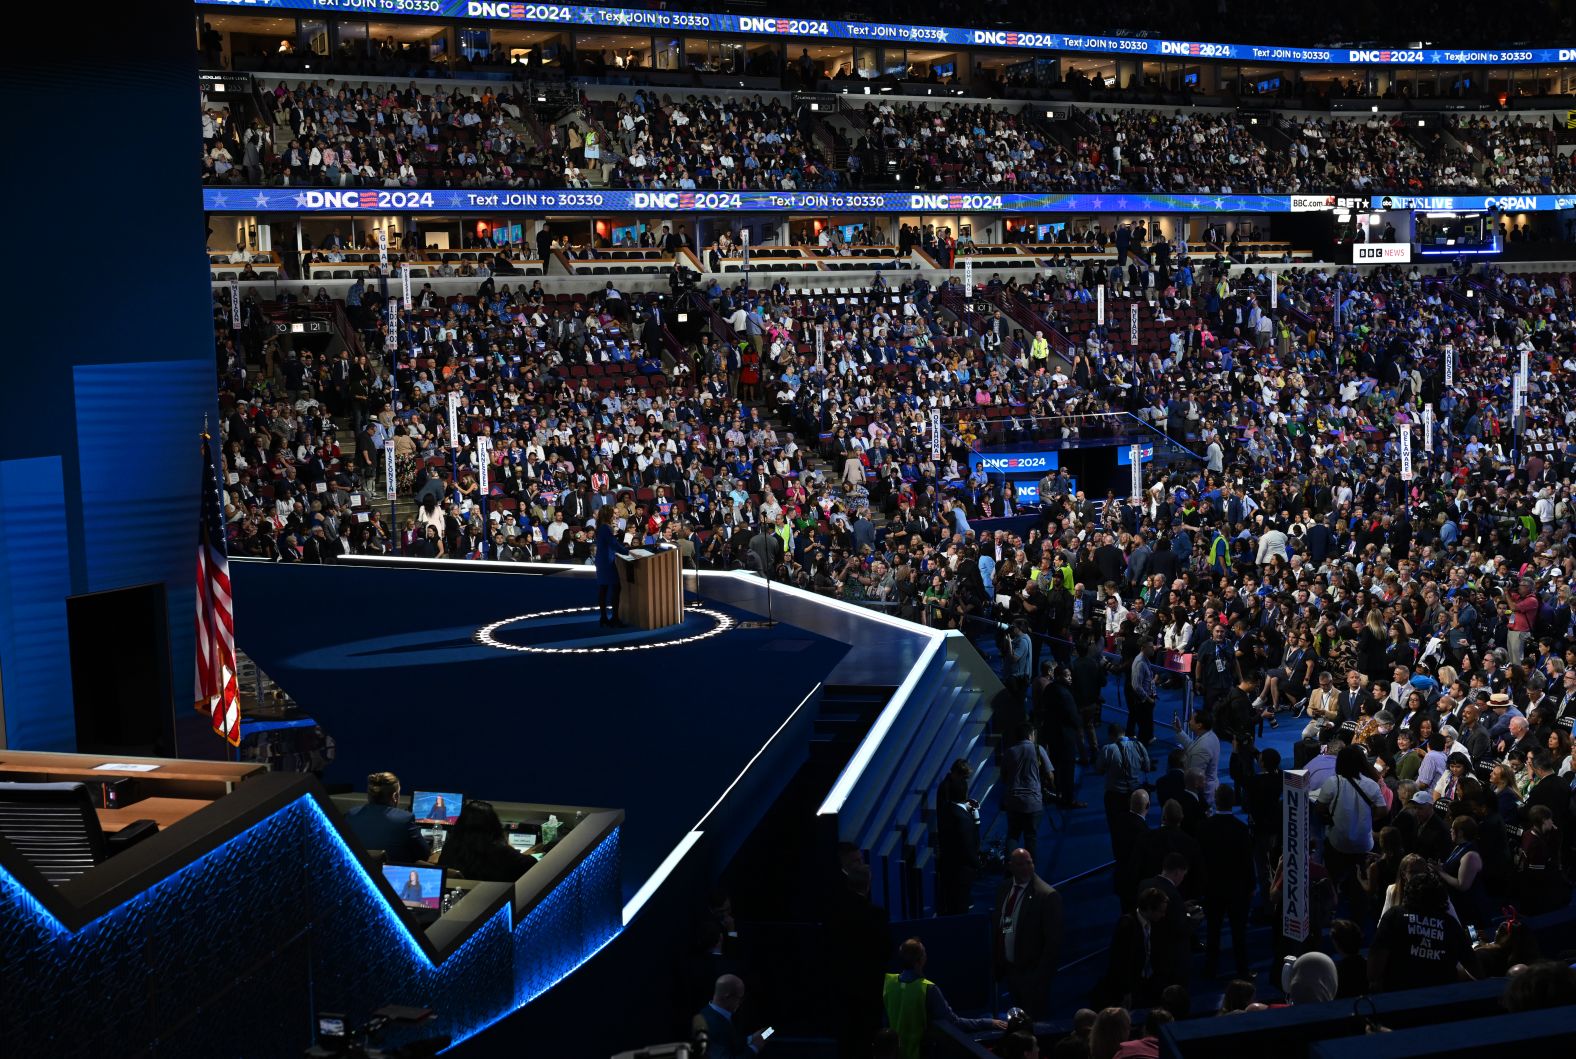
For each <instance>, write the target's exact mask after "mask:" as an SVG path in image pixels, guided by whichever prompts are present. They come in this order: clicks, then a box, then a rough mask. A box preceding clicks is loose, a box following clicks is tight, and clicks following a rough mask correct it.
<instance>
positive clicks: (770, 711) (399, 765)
mask: <svg viewBox="0 0 1576 1059" xmlns="http://www.w3.org/2000/svg"><path fill="white" fill-rule="evenodd" d="M232 577H233V580H234V583H235V599H236V634H237V639H238V642H239V645H240V647H241V649H242V650H244V651H246V653H247V654H248V655H250V656H251V657H252V659H253V660H254V661H256V662H257V664H258V665H259V666H260V667H261V668H262V669H263V671H264V672H266V673H267V674H268V675H269V676H270V677H272V678H273V679H274V680H276V681H277V682H278V683H279V684H280V686H281V687H283V688H284V689H285V690H286V691H287V692H288V693H289V694H290V695H291V696H292V697H293V698H294V699H295V700H296V701H297V702H299V703H300V704H301V706H302V707H303V708H304V709H305V710H306V711H307V712H308V713H310V714H311V716H313V717H314V718H316V719H317V720H318V721H319V723H321V724H322V725H323V727H324V729H325V730H326V731H327V732H328V733H329V734H330V735H332V736H333V737H334V739H335V741H336V743H337V753H338V757H337V760H336V761H335V763H334V765H333V766H332V767H331V768H330V770H329V773H328V775H327V779H329V780H330V781H331V782H332V781H338V782H344V783H349V784H352V785H354V787H355V788H356V789H358V790H359V789H363V787H364V785H365V782H366V777H367V774H368V773H369V772H373V771H377V770H381V769H390V770H392V771H394V772H396V773H397V774H398V775H399V776H400V779H401V781H402V782H403V784H404V786H405V788H406V789H407V790H413V789H416V788H423V789H436V790H454V791H460V792H462V793H464V794H466V795H468V796H471V797H479V798H493V799H497V800H500V801H524V802H548V803H559V804H568V805H583V806H593V807H602V806H606V807H615V808H621V809H623V810H624V811H625V813H626V814H627V816H626V822H625V826H624V832H623V843H622V845H623V858H624V863H623V876H624V886H625V892H626V896H627V895H628V894H630V893H632V892H633V890H634V889H635V888H636V887H638V886H639V884H640V883H641V882H643V881H644V880H645V879H646V877H647V876H649V875H650V874H651V872H652V871H654V870H655V869H656V867H657V866H658V865H659V864H660V863H661V861H662V859H663V858H664V857H665V856H667V854H668V853H669V851H671V850H672V849H673V847H674V846H675V845H676V844H677V843H678V842H679V841H680V839H682V838H683V836H684V835H685V834H686V833H687V832H688V831H689V830H690V829H691V828H693V827H694V826H695V825H696V823H697V822H698V821H699V820H700V819H701V818H702V817H703V816H704V815H705V814H706V812H707V811H708V810H709V809H710V808H711V807H712V806H713V804H714V803H715V802H716V801H717V800H718V799H719V798H721V797H722V796H723V794H724V792H725V791H727V789H728V788H729V785H730V784H732V783H733V782H734V780H735V779H736V778H737V777H738V776H739V774H740V773H741V772H742V771H743V770H744V769H745V768H746V766H747V765H748V764H749V763H750V761H751V759H752V758H753V757H754V755H755V754H756V752H757V751H758V750H759V749H760V748H761V746H762V745H763V744H765V743H766V742H767V740H768V739H769V738H770V737H771V736H772V734H773V733H774V732H775V731H777V729H778V728H779V727H780V726H781V725H782V723H783V721H784V720H785V719H786V718H787V717H788V716H789V715H790V714H791V713H792V712H793V710H794V709H795V707H796V706H798V705H799V703H800V702H802V701H803V700H804V699H805V697H806V696H807V695H809V694H810V692H811V691H812V690H813V689H814V688H815V686H816V684H817V683H818V682H820V681H822V680H823V679H824V678H825V676H826V674H828V673H829V672H830V671H831V670H832V669H833V668H834V667H835V666H836V665H837V663H838V662H839V661H840V660H841V659H842V657H843V656H844V654H845V653H846V652H847V647H846V646H845V645H844V644H841V643H837V642H835V641H833V640H830V639H827V638H824V637H821V636H818V635H816V634H814V633H810V632H806V631H804V630H801V629H798V628H795V627H792V626H788V625H778V626H777V627H776V628H775V629H772V630H767V629H750V628H740V627H738V626H737V625H735V626H734V627H732V628H726V629H723V630H721V631H718V621H717V619H715V618H712V617H708V616H702V615H696V614H693V613H691V614H689V615H688V618H687V621H686V624H685V626H683V627H680V628H679V629H675V630H663V631H662V632H661V633H645V632H641V631H638V630H629V629H626V630H603V629H601V628H600V627H599V626H598V625H597V621H596V614H595V611H594V610H592V611H590V612H589V613H585V612H579V613H572V614H562V613H558V614H551V615H548V616H543V617H538V618H533V619H531V620H526V621H514V622H507V623H506V624H503V625H500V626H499V627H497V628H496V629H494V630H493V631H492V634H491V635H492V637H493V639H494V640H495V641H496V643H497V644H498V645H500V646H488V645H487V644H485V643H479V642H477V640H476V638H475V637H476V634H477V632H478V631H479V630H482V629H484V628H486V627H488V626H490V625H492V624H493V623H499V622H506V619H511V618H515V617H518V616H522V615H533V614H543V613H544V612H549V611H562V610H565V609H568V608H581V607H588V606H594V604H595V602H596V595H595V593H596V589H595V586H594V585H593V584H592V583H591V581H590V579H589V578H583V577H581V578H573V577H534V576H523V575H514V574H498V575H486V574H476V573H472V572H465V571H461V570H459V569H453V570H448V569H445V570H423V569H382V568H366V567H362V568H359V569H352V568H349V567H331V566H330V567H319V566H283V565H275V564H256V563H246V562H237V563H234V564H232ZM707 609H708V610H710V611H713V612H715V613H716V614H718V615H720V616H722V618H723V619H725V620H726V621H734V622H737V621H747V620H749V619H750V618H752V617H753V615H749V614H745V613H743V612H740V611H736V610H733V609H732V608H730V607H727V606H725V605H720V604H708V607H707ZM713 632H715V633H716V634H715V635H709V636H706V637H705V638H699V639H693V640H692V641H691V642H684V643H678V644H674V643H672V641H673V640H675V639H688V638H690V637H696V636H701V635H702V634H706V633H713ZM662 643H667V644H668V645H667V646H661V644H662ZM596 647H609V648H620V649H619V650H613V651H599V652H597V653H590V654H587V653H578V652H579V651H583V650H586V649H588V648H596ZM508 648H527V649H528V650H518V649H508ZM631 648H638V649H631ZM544 650H546V651H551V652H553V653H541V652H542V651H544ZM784 781H786V777H784Z"/></svg>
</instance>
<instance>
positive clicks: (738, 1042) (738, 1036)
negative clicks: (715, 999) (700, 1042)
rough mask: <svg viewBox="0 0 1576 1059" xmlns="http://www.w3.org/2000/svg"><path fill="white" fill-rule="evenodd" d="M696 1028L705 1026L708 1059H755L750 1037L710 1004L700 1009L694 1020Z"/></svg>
mask: <svg viewBox="0 0 1576 1059" xmlns="http://www.w3.org/2000/svg"><path fill="white" fill-rule="evenodd" d="M693 1025H694V1027H695V1028H700V1027H705V1029H706V1037H707V1047H706V1055H707V1059H754V1057H755V1053H754V1052H753V1051H751V1050H750V1044H749V1038H748V1037H747V1036H746V1035H745V1033H744V1031H743V1030H741V1029H739V1027H738V1026H737V1025H736V1024H735V1023H734V1022H732V1021H731V1020H729V1019H725V1018H723V1017H722V1016H721V1015H720V1014H718V1013H717V1010H716V1009H715V1008H713V1007H712V1006H711V1005H710V1004H707V1005H706V1006H705V1007H703V1008H701V1009H700V1014H698V1015H696V1016H695V1018H694V1021H693Z"/></svg>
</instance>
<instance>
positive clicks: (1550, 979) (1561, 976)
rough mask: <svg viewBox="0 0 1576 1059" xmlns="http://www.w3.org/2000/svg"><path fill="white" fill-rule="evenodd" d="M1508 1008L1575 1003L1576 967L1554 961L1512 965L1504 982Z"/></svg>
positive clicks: (1565, 1005)
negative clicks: (1508, 977) (1522, 965)
mask: <svg viewBox="0 0 1576 1059" xmlns="http://www.w3.org/2000/svg"><path fill="white" fill-rule="evenodd" d="M1504 1004H1505V1010H1506V1011H1510V1012H1522V1011H1541V1010H1543V1009H1544V1008H1563V1007H1570V1006H1571V1005H1572V1004H1576V968H1572V967H1571V966H1570V965H1569V964H1565V963H1558V962H1556V961H1554V960H1539V961H1538V962H1537V963H1531V964H1528V965H1526V966H1525V967H1512V968H1511V970H1510V981H1509V982H1507V983H1506V985H1505V996H1504Z"/></svg>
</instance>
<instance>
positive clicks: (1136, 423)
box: [972, 412, 1204, 460]
mask: <svg viewBox="0 0 1576 1059" xmlns="http://www.w3.org/2000/svg"><path fill="white" fill-rule="evenodd" d="M1012 418H1013V421H1014V422H1015V423H1018V424H1023V423H1028V424H1030V425H1031V431H1032V432H1035V433H1038V430H1039V428H1038V426H1037V424H1042V423H1046V424H1063V423H1068V422H1077V421H1080V420H1088V421H1107V422H1116V423H1119V424H1121V423H1124V421H1125V423H1126V424H1131V425H1132V426H1130V428H1129V430H1128V431H1127V432H1128V433H1139V434H1153V435H1156V436H1158V437H1159V438H1160V439H1161V440H1163V441H1164V442H1165V443H1166V444H1167V445H1169V446H1171V447H1172V448H1173V449H1174V450H1176V451H1178V452H1180V453H1181V454H1183V455H1185V456H1189V457H1191V458H1193V459H1195V460H1202V459H1203V458H1204V457H1203V456H1201V455H1200V454H1199V453H1197V452H1194V451H1193V450H1192V449H1190V448H1188V446H1187V445H1185V444H1184V443H1182V442H1180V441H1178V440H1177V439H1176V438H1173V437H1172V436H1171V435H1170V434H1167V433H1166V432H1165V431H1164V430H1161V429H1160V428H1159V427H1157V426H1155V425H1154V424H1153V423H1150V422H1148V421H1146V420H1144V419H1141V418H1139V417H1138V416H1136V415H1134V414H1133V413H1132V412H1081V413H1078V414H1075V415H1065V416H1031V415H1016V416H1013V417H1012ZM989 426H990V424H989V422H987V423H986V424H985V427H986V429H987V430H988V429H989ZM1111 436H1113V437H1115V436H1120V434H1112V435H1111ZM1108 440H1109V438H1106V437H1093V438H1066V439H1064V438H1060V437H1057V438H1052V439H1047V440H1046V441H1045V442H1042V443H1044V444H1049V445H1051V447H1053V448H1058V447H1059V448H1078V447H1080V446H1081V443H1082V442H1085V441H1088V442H1093V443H1105V442H1107V441H1108ZM1052 442H1055V443H1057V444H1052ZM997 443H998V442H997V441H996V440H995V439H992V438H990V437H988V436H986V437H979V438H976V439H975V440H974V444H973V446H972V448H973V449H974V451H975V452H984V451H986V449H985V446H986V445H987V444H997Z"/></svg>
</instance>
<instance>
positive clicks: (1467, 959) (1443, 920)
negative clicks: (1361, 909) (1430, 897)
mask: <svg viewBox="0 0 1576 1059" xmlns="http://www.w3.org/2000/svg"><path fill="white" fill-rule="evenodd" d="M1374 948H1376V949H1383V950H1384V951H1385V952H1387V953H1388V954H1389V957H1390V959H1389V962H1388V963H1387V964H1386V965H1385V970H1384V988H1385V990H1387V991H1389V990H1395V989H1419V988H1422V987H1423V986H1431V985H1448V984H1450V983H1451V982H1454V981H1455V980H1456V964H1457V963H1462V964H1468V965H1470V963H1471V953H1472V942H1471V939H1470V938H1468V937H1467V932H1466V930H1465V928H1463V927H1462V926H1461V924H1460V923H1458V922H1456V920H1455V919H1454V917H1452V916H1450V915H1448V914H1447V915H1439V916H1428V915H1419V914H1418V913H1415V912H1407V911H1404V910H1402V909H1399V908H1392V909H1391V910H1390V911H1388V912H1386V913H1385V914H1384V917H1383V918H1382V919H1380V920H1379V929H1378V931H1377V932H1376V933H1375V934H1374Z"/></svg>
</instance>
